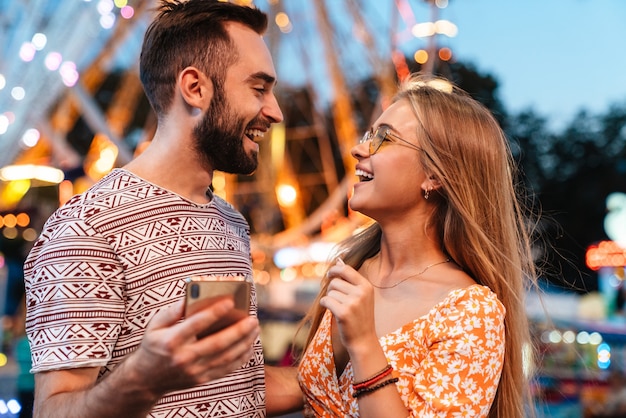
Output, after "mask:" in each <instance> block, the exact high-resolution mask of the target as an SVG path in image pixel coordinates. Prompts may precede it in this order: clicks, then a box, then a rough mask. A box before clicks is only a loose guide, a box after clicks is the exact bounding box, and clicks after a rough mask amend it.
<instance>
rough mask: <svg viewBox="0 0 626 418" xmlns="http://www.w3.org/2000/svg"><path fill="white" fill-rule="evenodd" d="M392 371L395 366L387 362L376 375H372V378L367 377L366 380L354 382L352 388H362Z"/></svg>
mask: <svg viewBox="0 0 626 418" xmlns="http://www.w3.org/2000/svg"><path fill="white" fill-rule="evenodd" d="M392 371H393V367H391V364H387V365H386V366H385V368H384V369H382V370H381V371H379V372H378V373H376V374H375V375H374V376H372V377H370V378H367V379H365V380H361V381H360V382H354V383H352V388H353V389H355V390H356V389H360V388H363V387H366V386H369V385H371V384H372V383H374V382H376V381H378V380H380V379H382V378H383V377H385V376H387V375H388V374H390V373H391V372H392Z"/></svg>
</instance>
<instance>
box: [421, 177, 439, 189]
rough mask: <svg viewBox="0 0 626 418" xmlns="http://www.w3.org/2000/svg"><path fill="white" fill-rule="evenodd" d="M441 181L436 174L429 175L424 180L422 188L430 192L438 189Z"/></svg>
mask: <svg viewBox="0 0 626 418" xmlns="http://www.w3.org/2000/svg"><path fill="white" fill-rule="evenodd" d="M441 186H442V185H441V181H439V179H438V178H436V177H435V176H429V177H428V178H427V179H426V180H424V182H422V185H421V187H422V190H423V191H424V192H425V193H426V192H428V193H430V192H432V191H433V190H437V189H439V188H440V187H441Z"/></svg>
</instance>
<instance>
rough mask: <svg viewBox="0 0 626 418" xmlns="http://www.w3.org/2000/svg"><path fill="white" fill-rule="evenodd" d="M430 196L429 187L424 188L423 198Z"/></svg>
mask: <svg viewBox="0 0 626 418" xmlns="http://www.w3.org/2000/svg"><path fill="white" fill-rule="evenodd" d="M429 197H430V188H428V189H426V190H424V199H426V200H428V198H429Z"/></svg>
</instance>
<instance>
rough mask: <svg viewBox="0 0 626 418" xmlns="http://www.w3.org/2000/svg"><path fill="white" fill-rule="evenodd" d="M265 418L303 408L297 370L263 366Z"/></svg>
mask: <svg viewBox="0 0 626 418" xmlns="http://www.w3.org/2000/svg"><path fill="white" fill-rule="evenodd" d="M265 385H266V396H265V402H266V408H267V416H268V417H272V416H277V415H282V414H286V413H289V412H294V411H300V410H302V408H303V406H304V398H303V395H302V390H301V389H300V385H299V384H298V379H297V368H295V367H274V366H267V365H266V366H265Z"/></svg>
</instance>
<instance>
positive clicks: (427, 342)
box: [298, 285, 505, 418]
mask: <svg viewBox="0 0 626 418" xmlns="http://www.w3.org/2000/svg"><path fill="white" fill-rule="evenodd" d="M504 315H505V308H504V306H503V305H502V303H500V301H499V300H498V298H497V296H496V295H495V293H493V292H492V291H491V290H490V289H489V288H488V287H486V286H481V285H472V286H470V287H467V288H463V289H457V290H454V291H452V292H450V293H449V294H448V296H447V297H446V298H445V299H444V300H442V301H441V302H439V303H438V304H437V305H435V306H434V307H433V308H432V309H431V310H430V312H428V313H427V314H426V315H424V316H422V317H420V318H417V319H416V320H414V321H412V322H409V323H407V324H405V325H403V326H402V327H400V328H399V329H397V330H395V331H393V332H391V333H389V334H387V335H385V336H383V337H381V338H380V339H379V342H380V345H381V347H382V348H383V351H384V352H385V356H386V357H387V361H388V362H389V364H391V365H392V366H393V368H394V372H393V376H394V377H397V378H399V381H398V382H397V383H396V387H397V389H398V392H399V393H400V396H401V397H402V401H403V402H404V404H405V405H406V406H407V409H408V412H409V416H411V417H420V418H434V417H453V418H457V417H458V418H461V417H486V416H487V415H488V414H489V409H490V407H491V404H492V403H493V400H494V398H495V395H496V389H497V388H498V383H499V381H500V375H501V372H502V364H503V361H504ZM331 319H332V313H331V312H330V311H328V310H327V311H326V313H325V314H324V318H323V319H322V322H321V323H320V327H319V329H318V331H317V333H316V335H315V337H314V339H313V341H311V344H310V345H309V347H308V348H307V350H306V352H305V354H304V357H303V359H302V361H301V363H300V366H299V368H298V380H299V383H300V387H301V388H302V391H303V392H304V396H305V416H307V417H329V418H330V417H332V418H337V417H358V416H359V408H358V402H357V400H356V399H355V398H353V397H352V386H351V384H352V381H353V370H352V365H351V363H348V365H347V366H346V368H345V369H344V371H343V372H342V374H341V376H339V377H338V376H337V375H336V373H335V363H334V356H333V352H332V343H331V337H330V336H331V333H330V331H331V323H332V321H331Z"/></svg>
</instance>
